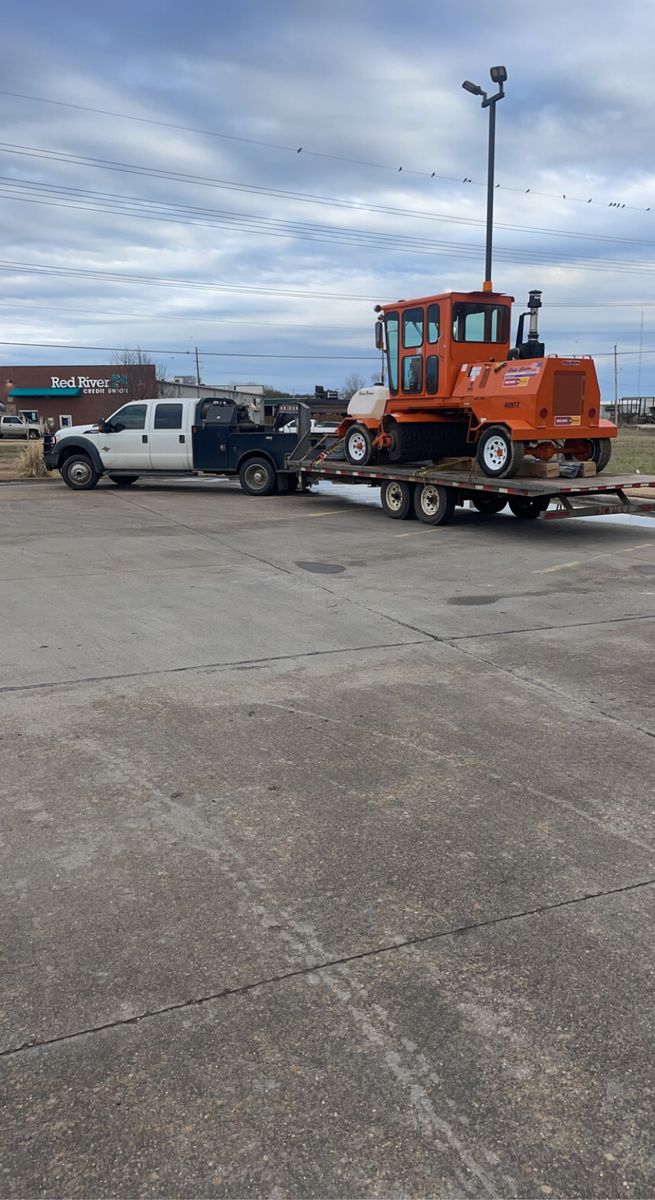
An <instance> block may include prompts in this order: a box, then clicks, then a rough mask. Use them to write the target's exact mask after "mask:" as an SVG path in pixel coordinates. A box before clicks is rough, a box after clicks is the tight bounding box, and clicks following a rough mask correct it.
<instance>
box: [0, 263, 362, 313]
mask: <svg viewBox="0 0 655 1200" xmlns="http://www.w3.org/2000/svg"><path fill="white" fill-rule="evenodd" d="M0 271H19V272H20V273H21V274H24V275H43V276H45V277H46V278H47V277H52V276H54V277H63V278H73V279H106V280H111V281H112V282H117V283H146V284H153V283H156V284H157V285H158V286H160V287H181V288H190V289H192V290H196V291H219V292H238V293H245V294H253V293H254V294H255V295H257V296H290V297H294V298H297V297H300V298H302V299H305V298H307V297H309V298H310V299H315V300H362V301H364V300H365V301H367V302H369V303H370V302H371V301H373V302H375V301H377V299H378V297H377V296H361V295H355V294H353V293H350V294H348V293H344V292H315V291H309V290H304V291H303V290H302V289H300V288H296V289H288V288H286V289H285V288H269V287H254V286H252V285H251V284H243V283H201V282H198V281H197V280H192V279H168V278H166V277H159V276H154V275H128V274H125V273H121V272H118V271H102V270H90V269H84V268H83V267H58V266H51V265H47V264H41V265H36V264H32V263H21V262H11V261H8V260H5V261H1V260H0Z"/></svg>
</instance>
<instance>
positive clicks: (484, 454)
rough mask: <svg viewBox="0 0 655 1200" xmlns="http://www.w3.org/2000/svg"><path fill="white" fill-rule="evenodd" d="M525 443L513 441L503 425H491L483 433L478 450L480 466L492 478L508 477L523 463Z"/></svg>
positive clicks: (516, 471) (515, 472)
mask: <svg viewBox="0 0 655 1200" xmlns="http://www.w3.org/2000/svg"><path fill="white" fill-rule="evenodd" d="M524 455H525V444H524V443H523V442H513V441H512V438H511V435H510V434H509V432H508V431H507V430H506V429H504V428H503V426H502V425H490V426H489V428H488V429H485V431H484V433H483V434H482V436H481V438H480V440H479V442H478V448H477V452H476V459H477V462H478V466H479V467H480V469H481V471H483V472H484V474H485V475H488V476H489V477H490V478H491V479H507V478H509V477H510V476H511V475H516V474H518V472H519V471H520V469H521V467H522V465H523V457H524Z"/></svg>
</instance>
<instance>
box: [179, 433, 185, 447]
mask: <svg viewBox="0 0 655 1200" xmlns="http://www.w3.org/2000/svg"><path fill="white" fill-rule="evenodd" d="M180 441H181V442H182V445H184V434H183V433H181V434H180Z"/></svg>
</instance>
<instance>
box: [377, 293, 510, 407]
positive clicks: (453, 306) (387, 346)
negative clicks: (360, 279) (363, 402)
mask: <svg viewBox="0 0 655 1200" xmlns="http://www.w3.org/2000/svg"><path fill="white" fill-rule="evenodd" d="M512 301H513V297H512V296H506V295H504V294H502V293H500V292H446V293H444V294H443V295H441V296H426V297H424V298H423V299H420V300H402V301H400V302H399V303H398V304H385V305H381V306H379V307H378V309H377V311H378V312H379V313H380V316H379V318H378V324H377V327H376V338H375V341H376V345H377V346H378V348H379V349H384V350H386V358H387V369H388V379H389V391H390V393H391V396H392V397H393V398H394V408H399V409H406V410H409V409H418V408H420V409H424V408H432V407H441V406H444V405H445V403H446V402H447V401H449V400H450V398H451V396H452V393H453V387H454V385H455V380H456V379H457V376H458V374H459V371H460V368H461V366H462V364H463V363H480V362H503V361H504V360H506V359H507V357H508V355H509V339H510V324H511V309H512Z"/></svg>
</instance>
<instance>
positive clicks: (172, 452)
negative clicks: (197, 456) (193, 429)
mask: <svg viewBox="0 0 655 1200" xmlns="http://www.w3.org/2000/svg"><path fill="white" fill-rule="evenodd" d="M151 407H152V409H153V410H154V412H153V415H152V419H151V425H150V466H151V468H152V470H153V471H189V470H190V469H191V435H190V431H189V429H187V428H186V425H187V424H188V422H186V423H185V421H184V405H183V404H180V403H179V401H177V402H176V401H172V400H162V401H158V402H157V403H156V404H155V403H153V404H152V405H151ZM187 413H191V406H189V405H187Z"/></svg>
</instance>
